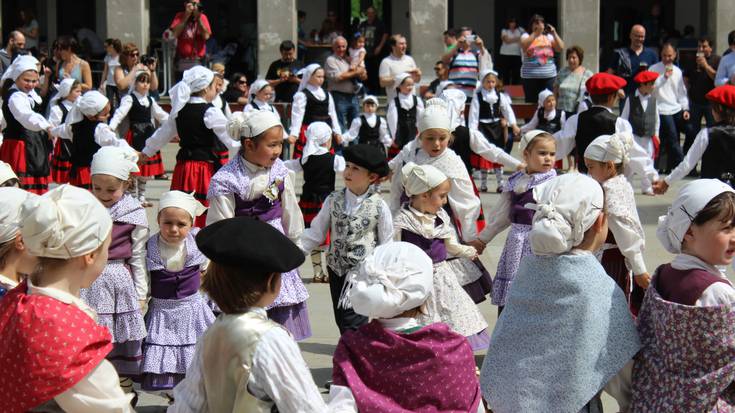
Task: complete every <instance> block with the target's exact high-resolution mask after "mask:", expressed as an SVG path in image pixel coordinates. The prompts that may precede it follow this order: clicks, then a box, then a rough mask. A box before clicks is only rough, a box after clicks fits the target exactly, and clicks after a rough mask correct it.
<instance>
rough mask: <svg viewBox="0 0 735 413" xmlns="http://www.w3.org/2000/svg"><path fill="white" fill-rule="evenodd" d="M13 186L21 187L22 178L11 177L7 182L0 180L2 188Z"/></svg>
mask: <svg viewBox="0 0 735 413" xmlns="http://www.w3.org/2000/svg"><path fill="white" fill-rule="evenodd" d="M11 186H12V187H16V188H20V180H19V179H18V178H10V179H8V180H7V181H5V182H0V188H7V187H11Z"/></svg>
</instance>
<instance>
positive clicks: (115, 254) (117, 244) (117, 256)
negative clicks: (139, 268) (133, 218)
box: [107, 222, 135, 261]
mask: <svg viewBox="0 0 735 413" xmlns="http://www.w3.org/2000/svg"><path fill="white" fill-rule="evenodd" d="M133 229H135V225H134V224H123V223H121V222H113V223H112V242H111V243H110V248H109V250H108V257H107V259H108V260H110V261H112V260H126V259H128V258H130V257H132V256H133V237H132V234H133Z"/></svg>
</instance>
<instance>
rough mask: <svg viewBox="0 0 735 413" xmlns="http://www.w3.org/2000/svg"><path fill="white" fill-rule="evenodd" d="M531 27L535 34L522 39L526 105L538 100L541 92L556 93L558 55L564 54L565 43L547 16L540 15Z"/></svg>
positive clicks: (522, 67)
mask: <svg viewBox="0 0 735 413" xmlns="http://www.w3.org/2000/svg"><path fill="white" fill-rule="evenodd" d="M528 27H529V29H530V30H531V33H530V34H529V33H524V34H523V35H522V36H521V50H522V51H523V64H522V65H521V83H522V84H523V93H524V95H525V98H526V102H528V103H533V102H536V100H537V99H538V94H539V92H541V91H542V90H544V89H548V90H553V89H554V80H555V79H556V63H554V52H557V53H559V52H561V51H562V50H564V41H563V40H562V39H561V37H559V34H557V33H556V29H555V28H554V26H552V25H550V24H545V23H544V18H543V16H540V15H538V14H534V15H533V16H532V17H531V21H530V23H529V24H528Z"/></svg>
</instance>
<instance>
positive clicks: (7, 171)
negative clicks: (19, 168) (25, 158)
mask: <svg viewBox="0 0 735 413" xmlns="http://www.w3.org/2000/svg"><path fill="white" fill-rule="evenodd" d="M10 179H18V175H16V174H15V171H13V168H12V167H11V166H10V164H9V163H5V162H3V161H0V185H1V184H3V183H5V182H6V181H8V180H10ZM18 181H20V179H18Z"/></svg>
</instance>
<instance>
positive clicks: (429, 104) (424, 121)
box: [418, 98, 452, 134]
mask: <svg viewBox="0 0 735 413" xmlns="http://www.w3.org/2000/svg"><path fill="white" fill-rule="evenodd" d="M449 116H450V114H449V109H448V105H447V102H445V101H444V100H443V99H439V98H431V99H429V100H427V101H426V103H425V106H424V111H423V113H421V117H420V118H419V122H418V123H419V124H418V129H419V134H421V133H423V132H424V131H425V130H427V129H444V130H446V131H449V132H451V131H452V129H451V124H450V120H449Z"/></svg>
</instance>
